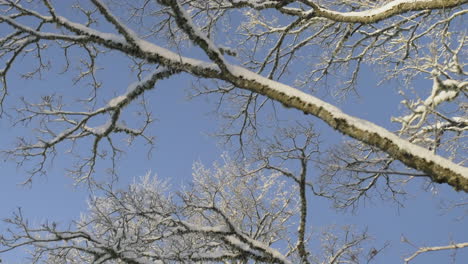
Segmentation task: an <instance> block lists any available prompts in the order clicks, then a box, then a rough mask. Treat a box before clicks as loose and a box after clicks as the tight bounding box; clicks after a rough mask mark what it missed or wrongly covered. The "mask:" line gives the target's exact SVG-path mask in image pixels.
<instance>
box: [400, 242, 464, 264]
mask: <svg viewBox="0 0 468 264" xmlns="http://www.w3.org/2000/svg"><path fill="white" fill-rule="evenodd" d="M465 247H468V243H454V244H450V245H447V246H435V247H422V248H419V249H418V250H417V251H416V252H414V253H413V254H412V255H411V256H409V257H407V258H405V264H408V263H410V262H411V261H412V260H413V259H414V258H416V257H417V256H419V255H420V254H424V253H426V252H431V251H441V250H456V249H460V248H465Z"/></svg>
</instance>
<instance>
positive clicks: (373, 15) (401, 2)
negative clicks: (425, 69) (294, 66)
mask: <svg viewBox="0 0 468 264" xmlns="http://www.w3.org/2000/svg"><path fill="white" fill-rule="evenodd" d="M301 2H303V3H305V4H307V5H309V6H311V7H312V9H311V10H310V11H308V12H310V13H313V14H314V15H315V16H318V17H324V18H327V19H330V20H333V21H337V22H346V23H362V24H370V23H377V22H379V21H381V20H384V19H387V18H390V17H393V16H395V15H399V14H404V13H406V12H411V11H420V10H430V9H444V8H451V7H457V6H461V5H463V4H466V3H468V0H393V1H387V3H386V4H384V5H382V6H380V7H376V8H371V9H368V10H365V11H354V12H338V11H333V10H329V9H326V8H323V7H320V6H319V5H318V4H317V3H315V1H311V0H301Z"/></svg>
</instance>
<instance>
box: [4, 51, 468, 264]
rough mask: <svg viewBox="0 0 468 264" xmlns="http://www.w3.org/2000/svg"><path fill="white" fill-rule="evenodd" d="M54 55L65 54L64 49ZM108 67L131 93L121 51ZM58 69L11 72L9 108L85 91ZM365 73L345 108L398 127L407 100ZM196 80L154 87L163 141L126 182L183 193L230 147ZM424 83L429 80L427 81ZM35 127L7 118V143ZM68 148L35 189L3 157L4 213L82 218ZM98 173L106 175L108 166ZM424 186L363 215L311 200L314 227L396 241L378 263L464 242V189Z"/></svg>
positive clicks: (131, 158) (124, 175)
mask: <svg viewBox="0 0 468 264" xmlns="http://www.w3.org/2000/svg"><path fill="white" fill-rule="evenodd" d="M50 55H52V56H54V55H55V56H60V54H58V53H55V54H54V53H52V54H50ZM76 58H78V55H77V57H76ZM29 63H30V61H29V60H27V59H26V60H24V61H22V62H21V63H20V64H17V65H16V66H15V68H14V69H13V71H12V73H14V74H17V73H21V72H22V71H23V70H24V69H25V68H27V67H28V66H29ZM101 65H102V66H104V67H106V69H105V70H103V71H101V72H100V74H99V76H100V79H101V80H102V81H103V83H104V86H103V88H102V91H101V92H102V93H103V96H107V97H110V96H113V95H115V93H117V94H118V93H119V92H124V91H125V90H126V86H127V85H129V84H131V83H132V82H133V81H134V78H133V77H132V75H131V74H130V73H128V71H127V66H128V62H127V61H124V60H122V58H120V57H119V56H110V57H107V58H106V59H105V61H103V62H102V64H101ZM59 68H60V67H58V66H57V67H56V68H54V69H53V70H52V72H53V73H51V74H49V75H46V76H44V78H43V80H29V81H24V80H18V78H17V76H11V78H10V84H9V86H10V89H11V91H12V93H11V95H10V97H9V98H8V99H7V100H8V101H7V103H6V106H7V107H14V106H15V105H17V104H18V103H19V101H18V96H20V95H21V94H27V95H29V96H30V97H29V98H32V97H34V96H40V95H47V94H48V93H50V91H51V90H54V91H56V92H57V93H59V92H61V93H65V94H66V96H69V97H72V96H74V95H75V94H81V93H82V92H83V91H82V90H81V89H83V87H82V86H80V85H78V86H75V87H73V86H71V84H70V82H69V76H67V75H65V76H61V77H57V75H56V74H54V72H57V71H58V69H59ZM293 70H294V69H292V71H293ZM361 76H365V78H361V80H360V85H359V87H360V89H361V90H359V92H360V95H361V97H360V98H353V99H350V100H349V101H347V102H346V103H345V104H343V105H342V106H341V107H342V109H344V110H345V112H347V113H350V114H353V115H356V116H358V117H361V118H364V119H368V120H370V121H373V122H375V123H377V124H379V125H382V126H384V127H387V128H389V127H391V125H392V124H391V123H390V121H389V120H390V117H391V116H392V115H396V114H397V112H396V110H397V104H398V102H399V101H400V100H401V98H400V97H399V96H398V95H397V93H396V89H395V87H393V86H391V85H387V86H381V87H376V84H377V82H378V79H377V77H376V75H375V74H374V73H373V72H371V71H369V70H368V69H364V71H363V73H362V75H361ZM191 81H193V79H191V78H189V77H188V76H187V75H179V76H177V77H175V78H174V79H171V80H168V81H164V82H161V83H160V84H158V88H157V89H156V90H155V91H151V92H149V93H148V94H147V95H146V97H147V99H148V100H149V101H150V108H151V111H152V112H153V113H154V114H155V117H156V118H157V121H156V122H155V123H154V125H153V126H152V128H151V131H150V132H151V134H153V135H155V136H156V146H155V149H154V150H153V152H152V156H151V158H149V159H148V158H147V156H146V153H147V148H146V147H144V146H143V144H135V145H134V146H132V147H131V148H130V149H128V152H127V153H126V154H125V155H124V156H123V157H122V158H121V162H120V164H119V167H118V169H119V175H120V180H121V182H120V184H121V185H122V186H125V185H126V184H127V183H129V182H132V181H133V179H134V178H135V177H139V176H142V175H144V174H145V173H146V172H147V171H149V170H151V171H152V172H154V173H157V174H158V175H159V176H160V177H162V178H165V179H169V181H170V182H171V183H172V184H173V186H174V189H175V190H176V189H177V188H178V187H179V186H181V185H182V184H186V183H188V182H189V181H190V177H191V168H192V164H193V162H194V161H199V160H200V161H202V162H203V163H204V164H205V165H207V166H208V165H209V164H211V162H212V161H214V160H216V159H218V158H219V155H220V154H221V153H222V152H223V151H225V150H226V149H224V148H223V147H221V146H219V145H217V142H216V139H215V138H212V137H209V136H207V134H210V133H213V132H215V131H216V129H217V128H218V126H219V120H217V119H216V118H215V116H214V115H213V114H212V113H211V112H212V111H213V110H214V105H213V102H210V101H207V100H208V99H209V98H208V97H202V98H198V99H194V100H191V101H188V100H187V99H186V95H187V91H188V90H189V89H190V88H191ZM420 84H421V85H430V83H429V82H424V81H421V82H420ZM427 89H430V88H429V87H428V88H427ZM105 93H109V94H105ZM31 95H32V96H31ZM327 100H329V99H327ZM99 103H104V102H103V101H101V102H99ZM11 113H13V112H11ZM287 115H288V116H289V115H290V116H291V118H298V120H299V119H300V120H312V121H313V122H314V123H316V125H317V128H318V130H319V131H320V132H321V133H322V134H324V135H327V136H326V139H327V144H334V143H336V142H339V141H340V140H343V139H344V138H343V137H342V136H341V135H340V134H339V133H337V132H334V131H332V130H331V129H330V128H328V127H326V126H324V125H323V124H322V122H321V121H320V120H318V119H316V118H314V117H311V116H307V117H304V115H303V114H302V113H301V112H299V111H295V110H288V113H287ZM32 129H33V127H32V126H27V127H21V126H18V127H14V128H12V127H11V124H10V122H9V121H8V120H7V119H5V118H3V119H1V120H0V133H1V134H0V135H1V137H0V138H1V140H0V148H1V149H7V148H11V147H12V146H14V142H15V138H16V136H17V135H28V134H30V133H31V130H32ZM140 143H141V142H140ZM63 151H64V149H60V150H59V154H58V156H57V158H56V159H55V161H54V163H53V165H52V166H50V167H49V169H48V174H47V175H46V176H39V177H36V178H35V180H34V182H33V185H32V187H31V188H29V187H23V186H20V185H18V183H20V182H22V180H24V179H25V177H26V176H25V175H26V174H25V168H21V167H20V168H17V167H16V165H15V164H14V163H13V162H11V161H8V160H7V161H5V160H3V159H2V161H1V163H0V177H1V179H0V180H1V181H0V218H5V217H8V216H10V215H11V213H12V212H13V211H14V210H15V208H17V207H21V208H22V209H23V211H24V213H25V215H26V216H28V217H29V218H30V219H31V223H41V222H42V221H44V220H46V219H48V220H54V221H58V222H61V223H63V224H66V223H68V222H69V221H70V220H72V219H77V218H78V217H79V215H80V213H82V212H83V211H85V210H86V199H87V197H88V196H89V195H90V194H89V192H88V190H87V189H86V188H85V187H83V186H79V187H77V188H76V187H73V181H72V180H71V179H70V178H68V177H67V176H66V175H65V173H66V172H65V169H66V167H67V166H69V165H70V163H71V162H72V160H71V158H72V157H71V156H69V155H63ZM99 173H101V174H102V173H103V171H102V170H101V171H100V172H99ZM421 186H422V182H418V181H417V180H415V181H413V182H412V183H411V184H410V187H409V188H408V191H409V193H410V195H409V196H408V200H406V201H405V202H404V205H405V207H404V208H401V207H400V208H398V207H397V206H396V205H395V204H393V203H391V202H380V201H379V200H378V199H376V200H375V202H374V203H368V204H366V205H365V206H362V207H361V208H360V209H359V210H358V211H357V212H356V214H350V213H336V212H334V211H333V209H331V208H330V206H331V204H330V203H329V202H328V201H326V200H324V199H321V198H314V197H311V202H310V206H311V208H310V213H309V214H310V220H311V222H310V224H311V226H309V228H311V229H312V230H315V231H318V230H320V228H323V227H325V225H328V224H336V225H348V224H353V225H355V226H356V227H357V228H358V229H364V228H365V227H368V231H369V234H370V235H371V236H373V237H374V238H375V240H374V241H375V246H376V247H377V248H378V247H380V246H382V245H383V244H384V243H385V242H386V241H388V242H389V243H390V245H389V247H388V248H387V249H386V250H385V251H384V253H383V255H382V256H383V257H381V258H379V259H378V263H401V261H402V256H404V255H408V254H409V253H412V252H413V251H414V250H415V248H411V247H410V246H409V245H407V244H403V243H401V242H400V238H401V235H404V236H405V237H407V238H408V239H410V240H411V241H412V242H413V243H414V244H416V245H418V246H424V245H426V246H436V245H446V244H449V243H450V242H451V241H454V242H465V241H466V239H467V238H468V228H467V227H466V226H467V224H468V222H467V219H466V218H465V219H460V220H457V218H458V217H459V216H460V215H461V214H460V211H455V212H448V213H447V212H445V211H443V210H440V208H439V207H440V200H441V198H442V199H444V200H448V201H451V200H457V199H460V198H462V197H464V195H465V194H459V193H456V192H454V191H453V190H451V188H449V187H447V186H438V187H439V190H440V192H439V193H438V194H437V195H433V194H432V193H430V192H428V191H424V190H422V188H421ZM462 213H463V212H462ZM5 227H6V226H5V225H4V224H3V223H0V230H2V231H3V230H4V228H5ZM0 257H1V258H2V259H3V262H4V263H8V264H10V263H12V264H13V263H27V262H25V261H22V260H21V258H22V257H24V255H22V253H20V251H15V252H13V253H11V254H7V255H5V256H3V255H1V256H0ZM466 259H468V252H467V250H466V249H465V250H462V251H459V253H458V255H457V261H456V263H460V264H461V263H465V262H464V261H463V260H465V261H466ZM449 261H451V259H450V257H448V254H447V253H429V254H425V255H422V256H420V257H418V258H416V260H415V261H414V262H412V263H426V264H436V263H448V262H449Z"/></svg>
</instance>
